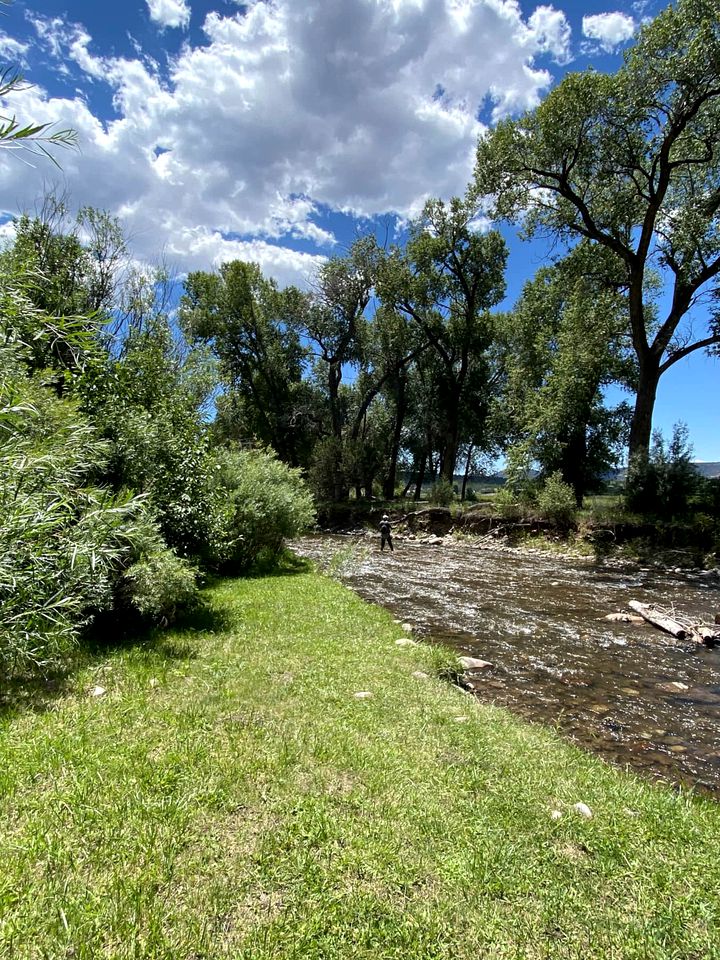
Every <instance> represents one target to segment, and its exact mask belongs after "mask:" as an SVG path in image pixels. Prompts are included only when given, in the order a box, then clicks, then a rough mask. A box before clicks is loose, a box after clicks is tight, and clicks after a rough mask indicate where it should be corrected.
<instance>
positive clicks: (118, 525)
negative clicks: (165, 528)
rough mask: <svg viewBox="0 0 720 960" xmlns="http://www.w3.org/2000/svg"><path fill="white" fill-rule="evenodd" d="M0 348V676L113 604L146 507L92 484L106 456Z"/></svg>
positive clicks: (68, 406) (68, 407)
mask: <svg viewBox="0 0 720 960" xmlns="http://www.w3.org/2000/svg"><path fill="white" fill-rule="evenodd" d="M23 360H24V357H23V350H22V348H21V347H19V346H17V345H16V346H14V347H13V346H8V345H4V346H3V347H1V348H0V367H2V371H3V372H2V379H1V380H0V608H1V613H0V616H1V619H2V633H1V635H0V636H1V638H2V639H0V669H1V670H3V671H5V672H8V671H22V670H27V669H28V668H32V667H35V668H42V667H45V666H47V665H48V664H50V663H52V662H53V661H54V660H56V659H57V658H58V657H59V656H60V655H61V654H62V653H63V652H65V651H66V650H67V649H69V647H70V646H71V645H72V644H73V642H74V641H75V640H76V639H77V636H78V634H79V631H80V630H81V629H82V628H83V626H85V625H86V624H87V623H88V622H89V621H90V620H91V619H92V616H93V614H94V613H96V612H98V611H102V610H107V609H109V608H110V607H111V606H112V604H113V597H114V588H115V583H116V580H117V578H118V576H119V575H120V573H121V571H122V569H123V568H124V566H125V565H126V563H127V562H128V561H129V559H130V557H131V555H132V552H133V541H134V538H135V537H136V536H138V535H139V534H140V531H141V528H142V526H143V524H142V520H141V518H142V514H143V509H144V503H143V501H142V500H141V499H138V498H136V497H131V496H130V495H129V494H127V493H120V494H113V493H112V492H111V491H109V490H107V489H103V488H102V487H99V486H97V485H95V484H94V482H93V481H94V478H95V477H96V476H97V473H98V470H99V469H100V468H101V467H102V465H103V462H104V459H105V457H106V456H107V445H106V444H104V443H102V442H101V441H100V440H99V438H98V436H97V433H96V431H95V430H94V429H93V427H92V425H91V424H90V423H88V421H87V420H86V419H85V418H84V417H83V416H82V415H81V414H80V413H79V411H78V409H77V406H76V404H74V403H73V402H71V401H68V400H61V399H58V398H57V397H56V396H55V395H54V394H53V392H52V391H50V390H48V389H47V387H45V386H43V384H42V383H41V382H39V380H38V379H37V378H35V379H31V378H30V377H29V376H28V375H27V373H26V372H25V370H24V366H25V365H24V363H23Z"/></svg>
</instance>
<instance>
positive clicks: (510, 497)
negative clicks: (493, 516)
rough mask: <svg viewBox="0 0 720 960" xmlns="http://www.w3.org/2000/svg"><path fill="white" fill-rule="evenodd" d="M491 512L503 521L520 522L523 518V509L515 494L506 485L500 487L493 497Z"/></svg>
mask: <svg viewBox="0 0 720 960" xmlns="http://www.w3.org/2000/svg"><path fill="white" fill-rule="evenodd" d="M492 505H493V510H494V511H496V512H497V513H498V514H499V515H500V516H501V517H502V518H503V520H520V519H521V517H522V516H523V507H522V504H521V503H520V500H519V498H518V495H517V493H516V492H515V491H514V490H513V489H512V487H510V486H509V485H508V484H505V486H504V487H501V488H500V489H499V490H498V492H497V493H496V494H495V496H494V497H493V501H492Z"/></svg>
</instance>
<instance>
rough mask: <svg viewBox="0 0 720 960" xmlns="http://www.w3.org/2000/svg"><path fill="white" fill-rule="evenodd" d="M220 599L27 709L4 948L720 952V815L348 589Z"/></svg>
mask: <svg viewBox="0 0 720 960" xmlns="http://www.w3.org/2000/svg"><path fill="white" fill-rule="evenodd" d="M208 600H209V602H210V603H211V605H212V607H213V609H214V611H215V614H214V616H213V617H208V618H206V619H205V621H204V622H198V623H196V624H195V626H186V627H185V629H183V630H176V631H174V632H170V633H169V634H168V635H166V636H165V637H164V638H162V639H160V638H155V639H152V638H151V639H148V640H147V641H145V642H144V643H139V644H137V645H136V646H134V647H131V648H125V649H120V650H116V651H108V652H106V654H105V655H103V656H102V657H100V658H98V659H95V660H92V661H90V662H89V663H88V664H87V665H86V666H84V667H83V668H82V669H81V670H80V671H79V672H78V673H77V674H76V675H75V677H74V679H73V681H72V683H70V685H69V686H66V688H64V689H60V690H58V691H57V692H56V694H55V698H54V699H51V700H47V701H46V702H45V703H44V704H38V705H37V706H36V707H35V709H30V708H29V707H28V706H27V705H26V706H23V707H22V708H19V709H15V710H10V709H8V710H7V711H6V714H5V716H4V719H3V721H2V735H1V741H0V823H1V824H2V832H1V836H0V864H1V865H2V868H1V869H0V956H1V957H3V958H13V960H33V958H53V960H54V958H73V960H81V958H82V960H91V958H92V960H99V958H167V960H201V958H203V960H210V958H213V960H214V958H233V960H265V958H278V960H280V958H282V960H293V958H297V960H301V958H302V960H319V958H338V960H351V958H352V960H354V958H373V960H377V958H380V960H391V958H397V960H401V958H402V960H418V958H427V960H430V958H433V960H435V958H448V960H450V958H453V960H477V958H484V957H487V958H493V960H494V958H571V957H572V958H583V960H587V958H595V957H597V958H603V960H607V958H611V960H612V958H633V957H636V958H643V960H646V958H668V960H669V958H683V960H689V958H698V960H700V958H702V960H706V958H713V957H720V897H719V896H718V893H719V892H720V866H719V864H720V811H719V809H718V807H717V806H716V805H715V804H713V803H712V802H711V801H704V800H701V799H697V798H693V797H691V796H689V795H687V794H681V793H675V792H672V791H670V790H667V789H661V788H658V787H653V786H651V785H650V784H646V783H643V782H641V781H640V780H638V779H636V778H635V777H632V776H629V775H626V774H623V773H621V772H618V771H615V770H613V769H611V768H609V767H607V766H605V765H603V764H602V763H601V762H600V761H598V760H596V759H594V758H592V757H591V756H589V755H587V754H585V753H583V752H581V751H579V750H577V749H575V748H574V747H572V746H569V745H567V744H565V743H563V742H562V741H561V740H560V739H559V737H558V736H556V735H555V734H554V733H553V732H552V731H548V730H544V729H541V728H539V727H533V726H530V725H527V724H524V723H521V722H519V721H517V720H515V719H513V718H512V717H511V716H510V715H509V714H507V713H506V712H504V711H502V710H499V709H494V708H491V707H486V706H481V705H479V704H478V703H477V702H475V701H474V700H473V699H472V698H471V697H470V696H469V695H467V694H465V693H463V692H461V691H460V690H458V689H457V688H454V687H451V686H449V685H448V684H446V683H444V682H443V681H441V680H438V679H436V678H435V677H434V676H433V673H434V672H435V671H436V670H437V669H438V666H439V665H441V663H442V661H443V660H444V659H445V654H444V653H443V652H438V651H437V650H433V649H430V648H426V647H400V646H396V644H395V640H396V639H397V638H398V637H399V636H401V630H399V629H398V627H397V625H396V624H394V623H393V622H392V620H391V618H390V617H389V616H388V615H387V614H386V613H384V612H383V611H381V610H379V609H375V608H373V607H370V606H368V605H366V604H364V603H363V602H362V601H361V600H359V599H358V598H356V597H355V596H354V595H353V594H351V593H350V592H349V591H347V590H346V589H344V588H343V587H341V586H340V585H339V584H337V583H335V582H334V581H332V580H329V579H324V578H322V577H320V576H317V575H315V574H312V573H308V572H305V573H299V574H297V575H294V576H277V577H268V578H265V579H249V580H239V581H228V582H225V583H222V584H220V585H218V586H215V587H214V588H212V589H211V590H210V591H209V592H208ZM418 671H420V672H422V673H425V674H428V676H415V675H414V674H415V673H417V672H418ZM96 685H100V686H102V687H104V688H105V689H106V691H107V692H106V693H105V695H104V696H101V697H92V696H90V691H91V690H92V688H93V687H95V686H96ZM359 691H368V692H370V693H372V697H371V698H368V699H357V698H356V697H355V696H354V694H355V693H357V692H359ZM578 801H583V802H584V803H586V804H588V805H589V806H590V807H591V808H592V810H593V812H594V817H593V818H592V819H590V820H587V819H583V818H582V817H581V816H580V815H579V814H578V813H576V812H575V811H574V810H573V804H575V803H576V802H578ZM553 810H556V811H560V812H561V813H562V816H561V817H560V818H559V819H553V818H552V816H551V813H552V811H553Z"/></svg>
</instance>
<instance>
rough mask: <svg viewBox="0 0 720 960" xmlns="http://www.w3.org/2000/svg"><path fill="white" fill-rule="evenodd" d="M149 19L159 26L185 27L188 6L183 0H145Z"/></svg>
mask: <svg viewBox="0 0 720 960" xmlns="http://www.w3.org/2000/svg"><path fill="white" fill-rule="evenodd" d="M147 6H148V13H149V14H150V19H151V20H152V21H153V22H154V23H157V24H159V25H160V26H161V27H183V28H185V27H187V25H188V24H189V23H190V7H189V6H188V5H187V3H186V2H185V0H147Z"/></svg>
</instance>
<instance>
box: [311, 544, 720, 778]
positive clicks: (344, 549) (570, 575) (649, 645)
mask: <svg viewBox="0 0 720 960" xmlns="http://www.w3.org/2000/svg"><path fill="white" fill-rule="evenodd" d="M293 548H294V549H295V550H296V552H297V553H299V554H300V555H302V556H305V557H308V558H310V559H312V560H314V561H316V562H317V563H318V565H319V566H320V567H321V568H324V569H327V568H328V566H330V567H331V569H332V570H333V572H334V574H335V575H336V576H338V577H339V578H340V579H341V580H342V581H343V582H344V583H346V584H347V585H348V586H350V587H352V588H353V589H354V590H355V591H356V592H357V593H359V594H360V595H361V596H362V597H364V598H365V599H368V600H372V601H374V602H375V603H379V604H381V605H382V606H384V607H387V608H388V609H389V610H391V611H393V613H394V614H395V616H396V617H398V618H399V619H401V620H402V621H404V622H408V623H411V624H412V626H413V629H414V631H415V632H416V634H419V635H421V636H425V637H427V638H428V639H437V640H442V641H443V642H444V643H447V644H450V645H452V646H453V647H455V648H456V649H457V650H458V652H461V653H463V654H470V655H472V656H477V657H481V658H482V659H484V660H490V661H492V663H493V664H494V668H493V669H492V670H491V671H485V672H483V673H482V674H481V675H480V676H478V678H477V681H476V683H475V684H474V685H473V689H474V691H475V693H476V695H477V696H478V697H479V698H480V699H481V700H484V701H488V702H494V703H497V704H502V705H504V706H507V707H509V708H510V709H511V710H513V711H515V712H516V713H519V714H521V715H522V716H524V717H526V718H528V719H531V720H534V721H540V722H543V723H548V724H551V725H553V726H555V727H556V728H558V729H559V730H561V731H562V732H563V733H565V734H567V735H569V736H571V737H572V738H573V739H574V740H576V741H578V742H580V743H582V744H583V745H585V746H587V747H590V748H591V749H592V750H594V751H596V752H598V753H600V754H602V755H603V756H605V757H606V758H607V759H609V760H612V761H613V762H615V763H619V764H621V765H623V766H625V765H630V766H632V767H634V768H636V769H639V770H642V771H644V772H645V773H647V774H649V775H651V776H659V777H662V778H664V779H666V780H670V781H673V782H676V783H678V782H682V783H685V784H686V785H693V786H696V787H697V788H698V789H700V790H702V791H707V792H710V793H713V794H714V795H715V796H717V797H720V646H719V647H717V648H715V649H707V648H704V647H701V648H699V649H698V648H696V646H695V644H694V643H687V642H681V641H677V640H674V639H673V638H672V637H670V636H669V635H667V634H663V633H661V632H660V631H658V630H656V629H655V628H653V627H651V626H650V625H648V624H640V625H635V624H628V623H612V622H608V621H606V620H604V619H603V618H604V617H605V615H606V614H608V613H613V612H620V611H622V612H629V611H628V607H627V604H628V601H629V600H640V601H643V602H646V603H656V604H660V605H662V606H663V607H674V609H675V610H676V611H677V612H678V613H682V614H686V615H688V616H691V617H693V618H697V620H698V621H705V622H712V620H713V616H714V614H715V613H716V612H720V580H719V579H718V578H717V577H715V576H713V575H708V574H705V573H702V572H700V571H697V572H694V573H693V572H690V573H688V572H684V573H680V572H677V573H673V572H668V571H666V570H659V569H653V568H646V567H645V568H642V567H631V566H612V565H609V564H608V565H602V564H598V563H596V562H594V561H584V560H570V559H559V558H558V557H557V556H551V555H549V554H547V553H534V552H533V553H530V552H525V551H516V550H509V549H503V548H501V547H487V546H482V547H479V546H474V545H471V544H470V543H468V542H462V541H456V540H453V539H452V538H446V539H445V541H444V542H443V543H442V544H440V545H430V544H425V543H420V542H418V541H412V540H401V539H396V541H395V548H396V549H395V552H394V553H389V552H388V551H387V550H386V551H385V552H384V553H380V551H379V548H378V541H377V538H375V537H373V536H370V537H367V536H362V535H357V536H355V535H344V536H340V535H329V534H322V535H317V536H312V537H305V538H303V539H302V540H299V541H296V542H295V543H294V544H293Z"/></svg>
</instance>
